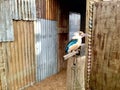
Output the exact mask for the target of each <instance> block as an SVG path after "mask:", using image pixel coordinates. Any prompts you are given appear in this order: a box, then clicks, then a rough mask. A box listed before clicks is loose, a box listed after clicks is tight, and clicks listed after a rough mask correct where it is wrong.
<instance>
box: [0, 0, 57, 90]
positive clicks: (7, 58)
mask: <svg viewBox="0 0 120 90" xmlns="http://www.w3.org/2000/svg"><path fill="white" fill-rule="evenodd" d="M41 2H42V3H41ZM43 4H44V5H43ZM0 6H1V7H0V15H1V16H0V20H3V21H5V23H3V22H2V21H0V29H2V30H3V32H5V34H7V35H9V36H11V37H13V38H12V39H10V40H7V39H6V41H11V42H1V43H0V45H1V46H0V53H1V57H0V59H1V60H0V67H1V68H0V74H1V75H0V77H1V79H0V87H1V86H2V87H1V88H2V89H3V90H8V89H9V90H19V89H24V88H25V87H27V86H29V85H30V84H32V83H34V82H36V81H40V80H43V79H45V78H46V77H48V76H50V75H53V74H55V73H57V18H58V6H57V2H56V0H0ZM38 7H40V9H39V8H38ZM36 10H37V11H36ZM44 10H45V11H44ZM5 11H8V12H5ZM2 12H3V14H1V13H2ZM43 12H44V14H45V15H44V14H42V13H43ZM37 13H39V15H38V14H37ZM4 15H5V19H4V18H3V16H4ZM9 16H10V17H9ZM44 16H45V17H44ZM8 21H9V22H8ZM7 24H8V27H7V28H8V30H9V33H7V30H6V31H5V29H3V27H2V26H5V25H6V26H7ZM11 28H12V29H11ZM10 31H11V33H12V34H11V33H10ZM0 34H1V35H2V34H3V33H0ZM5 37H8V36H6V35H5ZM1 40H2V39H1ZM34 40H35V41H34ZM2 41H4V40H2ZM1 62H2V64H1Z"/></svg>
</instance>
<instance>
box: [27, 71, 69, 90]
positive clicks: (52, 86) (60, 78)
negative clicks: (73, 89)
mask: <svg viewBox="0 0 120 90" xmlns="http://www.w3.org/2000/svg"><path fill="white" fill-rule="evenodd" d="M66 76H67V75H66V70H62V71H61V72H59V73H58V74H56V75H53V76H51V77H48V78H46V79H45V80H43V81H41V82H40V83H37V84H35V85H34V86H30V87H28V88H27V89H25V90H67V89H66Z"/></svg>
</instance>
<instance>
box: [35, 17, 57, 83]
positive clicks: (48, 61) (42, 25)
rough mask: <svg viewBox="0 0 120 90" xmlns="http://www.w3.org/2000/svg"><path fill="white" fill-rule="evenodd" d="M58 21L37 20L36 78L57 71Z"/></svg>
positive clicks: (41, 78) (42, 77)
mask: <svg viewBox="0 0 120 90" xmlns="http://www.w3.org/2000/svg"><path fill="white" fill-rule="evenodd" d="M56 27H57V23H56V21H51V20H45V19H40V20H37V21H36V22H35V54H36V65H37V68H36V71H37V73H36V80H37V81H41V80H43V79H45V78H46V77H48V76H51V75H53V74H55V73H57V53H56V52H57V28H56Z"/></svg>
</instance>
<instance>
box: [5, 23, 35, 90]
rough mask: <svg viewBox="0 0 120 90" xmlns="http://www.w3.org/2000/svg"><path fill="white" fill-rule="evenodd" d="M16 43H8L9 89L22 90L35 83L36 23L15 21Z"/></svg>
mask: <svg viewBox="0 0 120 90" xmlns="http://www.w3.org/2000/svg"><path fill="white" fill-rule="evenodd" d="M13 25H14V32H15V33H14V34H15V40H14V42H8V43H7V46H6V49H7V57H6V58H7V65H8V66H7V67H8V68H7V71H8V72H7V85H8V86H7V87H8V88H9V90H20V89H24V87H26V86H28V85H31V84H33V83H34V82H35V60H34V58H35V55H34V52H35V51H34V49H35V48H34V22H33V21H13Z"/></svg>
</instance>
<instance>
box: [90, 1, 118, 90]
mask: <svg viewBox="0 0 120 90" xmlns="http://www.w3.org/2000/svg"><path fill="white" fill-rule="evenodd" d="M119 5H120V2H119V1H117V2H98V3H95V11H94V13H95V14H94V29H93V36H94V38H93V44H92V45H93V46H92V47H94V48H93V49H92V52H93V54H92V67H93V68H92V71H91V72H92V73H91V78H90V87H91V88H92V90H102V89H103V90H114V89H115V90H119V88H120V86H119V85H118V83H119V82H120V80H119V79H118V78H119V77H120V75H119V73H120V64H119V60H120V56H119V54H120V48H119V45H120V37H119V35H120V31H119V24H120V22H119V19H117V18H116V17H119V16H120V15H119V14H118V13H117V9H118V8H119V7H118V6H119ZM98 11H100V12H98ZM106 11H107V12H106ZM111 12H112V13H113V14H111ZM111 25H112V26H111Z"/></svg>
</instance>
